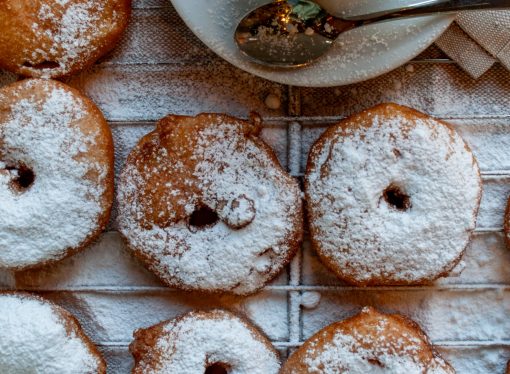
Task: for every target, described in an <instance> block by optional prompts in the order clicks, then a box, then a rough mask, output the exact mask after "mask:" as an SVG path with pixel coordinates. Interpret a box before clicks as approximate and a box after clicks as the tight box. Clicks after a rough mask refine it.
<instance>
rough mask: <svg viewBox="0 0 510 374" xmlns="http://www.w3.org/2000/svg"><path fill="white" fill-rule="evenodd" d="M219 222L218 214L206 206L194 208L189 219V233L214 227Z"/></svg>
mask: <svg viewBox="0 0 510 374" xmlns="http://www.w3.org/2000/svg"><path fill="white" fill-rule="evenodd" d="M218 220H219V217H218V214H217V213H216V212H215V211H214V210H212V209H211V208H209V207H208V206H207V205H200V206H198V207H196V208H195V210H194V212H193V213H192V214H191V216H190V218H189V228H190V230H191V231H194V232H195V231H197V230H200V229H205V228H207V227H211V226H214V225H215V224H216V223H217V222H218Z"/></svg>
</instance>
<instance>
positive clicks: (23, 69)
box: [0, 0, 131, 78]
mask: <svg viewBox="0 0 510 374" xmlns="http://www.w3.org/2000/svg"><path fill="white" fill-rule="evenodd" d="M130 11H131V0H101V1H97V0H2V1H0V68H4V69H6V70H10V71H12V72H14V73H17V74H21V75H24V76H29V77H39V78H57V77H63V76H67V75H70V74H73V73H75V72H77V71H80V70H82V69H84V68H86V67H88V66H90V65H92V64H93V63H94V62H95V61H96V60H97V59H98V58H99V57H101V56H102V55H104V54H105V53H106V52H108V51H109V50H110V49H112V48H113V47H114V46H115V44H116V43H117V41H118V40H119V38H120V36H121V35H122V32H123V31H124V29H125V28H126V26H127V23H128V20H129V14H130Z"/></svg>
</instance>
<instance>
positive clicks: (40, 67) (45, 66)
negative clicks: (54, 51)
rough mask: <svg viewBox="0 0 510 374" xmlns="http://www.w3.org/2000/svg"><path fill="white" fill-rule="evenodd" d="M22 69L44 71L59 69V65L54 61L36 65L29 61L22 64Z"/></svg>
mask: <svg viewBox="0 0 510 374" xmlns="http://www.w3.org/2000/svg"><path fill="white" fill-rule="evenodd" d="M23 67H25V68H30V69H36V70H45V69H57V68H59V67H60V64H59V63H58V62H55V61H47V60H44V61H41V62H38V63H37V64H32V63H31V62H29V61H25V62H24V63H23Z"/></svg>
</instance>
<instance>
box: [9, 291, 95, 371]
mask: <svg viewBox="0 0 510 374" xmlns="http://www.w3.org/2000/svg"><path fill="white" fill-rule="evenodd" d="M0 310H1V311H2V313H0V352H2V354H1V355H0V372H2V373H3V374H26V373H33V374H67V373H69V374H81V373H83V374H91V373H104V372H105V370H104V362H103V361H102V359H101V358H100V357H99V356H98V355H97V353H96V352H93V351H92V350H91V346H90V342H88V341H85V340H84V339H86V338H85V337H84V336H83V335H82V333H81V331H80V328H79V326H78V325H77V324H76V323H75V322H74V321H73V320H70V319H69V317H70V316H69V315H68V314H67V312H64V311H63V310H62V309H60V308H58V307H57V306H55V305H53V304H51V303H49V302H46V301H43V300H42V299H39V298H36V297H32V296H28V295H16V294H3V295H2V294H0Z"/></svg>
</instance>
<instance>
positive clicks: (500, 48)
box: [436, 10, 510, 78]
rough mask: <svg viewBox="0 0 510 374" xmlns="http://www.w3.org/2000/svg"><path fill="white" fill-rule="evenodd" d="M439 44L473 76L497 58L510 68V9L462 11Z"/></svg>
mask: <svg viewBox="0 0 510 374" xmlns="http://www.w3.org/2000/svg"><path fill="white" fill-rule="evenodd" d="M436 45H437V46H438V47H439V48H441V49H442V50H443V51H444V52H445V53H446V54H447V55H448V56H449V57H450V58H451V59H452V60H454V61H456V62H457V63H458V64H459V65H460V66H461V67H462V68H463V69H464V70H466V71H467V72H468V73H469V74H470V75H471V76H472V77H474V78H479V77H480V76H481V75H482V74H484V73H485V72H486V71H487V70H489V69H490V68H491V67H492V66H493V65H494V64H495V63H496V62H500V63H502V64H503V65H504V66H506V67H507V68H508V69H510V11H507V10H505V11H501V10H499V11H493V10H488V11H480V12H463V13H459V15H458V17H457V20H456V22H455V23H454V24H453V25H452V27H450V28H449V29H448V30H447V31H446V32H445V33H444V34H443V35H442V36H441V37H440V38H439V39H438V40H437V41H436Z"/></svg>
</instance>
